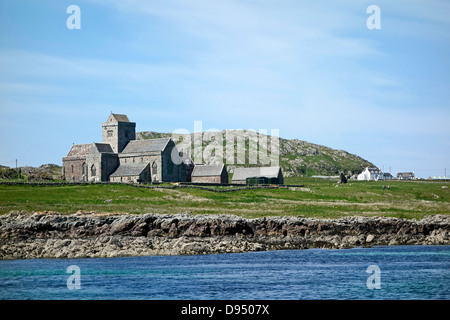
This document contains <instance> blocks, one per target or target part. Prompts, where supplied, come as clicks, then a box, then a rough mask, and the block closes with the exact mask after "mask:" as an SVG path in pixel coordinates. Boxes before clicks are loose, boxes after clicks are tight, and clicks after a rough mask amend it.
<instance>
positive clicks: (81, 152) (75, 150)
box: [67, 143, 91, 157]
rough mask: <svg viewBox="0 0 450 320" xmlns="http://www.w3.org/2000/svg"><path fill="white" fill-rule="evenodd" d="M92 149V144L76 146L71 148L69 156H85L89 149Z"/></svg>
mask: <svg viewBox="0 0 450 320" xmlns="http://www.w3.org/2000/svg"><path fill="white" fill-rule="evenodd" d="M90 148H91V144H90V143H88V144H74V145H73V146H72V148H70V151H69V153H68V154H67V156H68V157H74V156H77V157H79V156H85V155H86V154H87V153H88V152H89V149H90Z"/></svg>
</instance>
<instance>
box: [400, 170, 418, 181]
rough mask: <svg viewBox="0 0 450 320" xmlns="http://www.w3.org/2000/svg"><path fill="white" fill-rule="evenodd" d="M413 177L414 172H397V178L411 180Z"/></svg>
mask: <svg viewBox="0 0 450 320" xmlns="http://www.w3.org/2000/svg"><path fill="white" fill-rule="evenodd" d="M414 178H415V176H414V172H397V179H398V180H413V179H414Z"/></svg>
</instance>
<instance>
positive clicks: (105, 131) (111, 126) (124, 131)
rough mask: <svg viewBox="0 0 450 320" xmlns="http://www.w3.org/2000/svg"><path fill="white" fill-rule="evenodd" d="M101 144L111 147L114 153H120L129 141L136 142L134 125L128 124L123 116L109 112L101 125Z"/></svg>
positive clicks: (132, 123)
mask: <svg viewBox="0 0 450 320" xmlns="http://www.w3.org/2000/svg"><path fill="white" fill-rule="evenodd" d="M102 136H103V143H108V144H110V145H111V147H112V149H113V151H114V152H115V153H120V152H122V150H123V149H124V148H125V146H126V145H127V143H128V142H130V140H136V123H135V122H130V120H129V119H128V117H127V116H126V115H124V114H114V113H112V112H111V115H110V116H109V118H108V120H106V122H103V124H102Z"/></svg>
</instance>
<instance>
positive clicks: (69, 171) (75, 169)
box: [63, 156, 87, 181]
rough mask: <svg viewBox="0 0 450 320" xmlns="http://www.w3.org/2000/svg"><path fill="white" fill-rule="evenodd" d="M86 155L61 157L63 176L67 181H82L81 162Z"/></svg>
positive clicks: (82, 162) (83, 174) (83, 161)
mask: <svg viewBox="0 0 450 320" xmlns="http://www.w3.org/2000/svg"><path fill="white" fill-rule="evenodd" d="M84 163H86V157H78V156H76V157H65V158H64V159H63V176H64V179H65V180H67V181H83V176H85V175H86V173H83V164H84ZM84 181H87V180H84Z"/></svg>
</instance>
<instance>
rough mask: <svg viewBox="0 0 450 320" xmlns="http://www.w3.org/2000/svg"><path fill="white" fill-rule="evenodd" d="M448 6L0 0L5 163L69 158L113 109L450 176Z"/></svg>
mask: <svg viewBox="0 0 450 320" xmlns="http://www.w3.org/2000/svg"><path fill="white" fill-rule="evenodd" d="M70 5H77V6H78V7H79V8H80V29H69V28H68V27H67V20H68V19H69V20H70V21H72V20H71V15H72V12H71V11H70V12H69V13H67V8H68V7H69V6H70ZM370 5H377V6H378V7H379V8H380V16H379V17H380V20H379V22H380V27H381V28H380V29H369V28H368V27H367V20H368V19H370V17H371V16H372V12H369V13H367V8H368V7H369V6H370ZM449 17H450V2H449V1H445V0H417V1H406V0H404V1H401V0H399V1H381V0H370V1H358V0H341V1H335V0H329V1H321V0H314V1H312V0H311V1H300V0H189V1H182V0H164V1H163V0H152V1H138V0H90V1H78V0H70V1H66V0H45V1H44V0H29V1H24V0H14V1H12V0H0V164H2V165H7V166H11V167H13V166H15V161H16V159H17V162H18V165H19V166H25V165H31V166H39V165H41V164H45V163H56V164H59V165H61V164H62V157H64V156H66V155H67V153H68V151H69V150H70V147H71V146H72V144H73V143H75V144H79V143H91V142H101V139H102V137H101V123H102V122H104V121H106V119H107V118H108V116H109V114H110V113H111V112H113V113H119V114H127V115H128V117H129V118H130V120H131V121H133V122H136V130H137V131H157V132H173V131H175V130H176V129H185V130H188V131H189V132H193V131H194V121H202V127H203V130H207V129H218V130H224V129H255V130H257V131H258V130H260V129H265V130H268V132H269V134H270V132H271V130H272V129H278V130H279V135H280V137H281V138H286V139H294V138H296V139H299V140H305V141H308V142H312V143H316V144H320V145H325V146H328V147H331V148H335V149H342V150H346V151H348V152H350V153H354V154H357V155H359V156H361V157H363V158H364V159H366V160H369V161H371V162H372V163H374V164H375V165H376V166H378V167H380V168H382V169H384V171H386V172H389V171H391V172H392V173H395V172H397V171H414V172H415V173H416V176H419V177H424V178H427V177H428V176H443V175H444V173H445V170H447V171H448V172H447V176H450V102H449V101H450V76H449V74H450V59H449V57H450V18H449Z"/></svg>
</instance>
